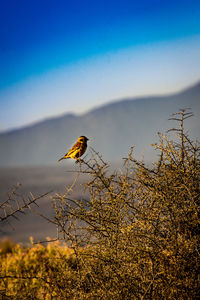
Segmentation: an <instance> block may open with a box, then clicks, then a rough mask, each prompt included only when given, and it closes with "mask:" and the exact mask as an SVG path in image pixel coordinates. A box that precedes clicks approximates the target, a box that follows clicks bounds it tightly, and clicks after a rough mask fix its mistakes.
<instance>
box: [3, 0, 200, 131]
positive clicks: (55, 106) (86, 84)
mask: <svg viewBox="0 0 200 300" xmlns="http://www.w3.org/2000/svg"><path fill="white" fill-rule="evenodd" d="M199 80H200V1H199V0H181V1H179V0H138V1H134V0H129V1H128V0H119V1H118V0H95V1H94V0H91V1H89V0H76V1H73V0H70V1H68V0H59V1H58V0H57V1H56V0H40V1H38V0H34V1H32V0H29V1H27V0H6V1H2V0H1V1H0V130H1V131H2V130H5V129H10V128H14V127H19V126H23V125H26V124H30V123H32V122H35V121H37V120H40V119H43V118H46V117H50V116H54V115H59V114H63V113H66V112H75V113H82V112H85V111H87V110H88V109H90V108H92V107H95V106H97V105H101V104H103V103H106V102H107V101H110V100H114V99H119V98H122V97H132V96H138V95H148V94H158V93H159V94H160V93H171V92H174V91H178V90H180V89H181V88H183V87H185V86H189V85H190V84H193V83H195V82H197V81H199Z"/></svg>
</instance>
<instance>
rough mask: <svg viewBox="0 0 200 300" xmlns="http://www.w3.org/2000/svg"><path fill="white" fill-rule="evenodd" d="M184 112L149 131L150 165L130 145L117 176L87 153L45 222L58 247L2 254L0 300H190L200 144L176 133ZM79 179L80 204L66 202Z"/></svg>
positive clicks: (194, 293)
mask: <svg viewBox="0 0 200 300" xmlns="http://www.w3.org/2000/svg"><path fill="white" fill-rule="evenodd" d="M191 115H192V114H191V113H190V112H188V111H187V110H186V111H185V110H182V111H181V112H180V113H177V114H175V115H174V116H173V118H172V119H174V120H176V121H177V122H178V125H179V126H178V128H173V129H172V130H171V132H170V133H169V134H167V135H166V136H164V135H162V134H159V137H160V142H159V143H158V144H155V145H154V147H155V149H156V151H158V153H159V157H158V161H157V162H156V163H154V164H153V165H152V166H151V167H148V166H147V165H145V163H143V162H140V161H137V160H135V159H134V151H133V150H134V149H131V151H130V153H129V156H128V157H127V158H126V159H124V167H123V170H122V171H118V172H111V171H110V170H109V166H108V165H107V163H105V162H104V161H103V159H102V158H101V157H100V156H99V155H98V153H96V152H95V151H92V156H91V158H90V159H89V160H88V161H82V162H81V163H80V168H79V172H78V174H77V179H76V181H75V182H74V184H73V185H72V186H71V187H69V189H68V191H67V192H66V193H65V194H57V195H55V196H54V199H53V203H54V210H55V216H54V218H53V219H49V218H48V217H45V218H46V219H47V220H48V221H50V222H51V223H53V224H55V226H56V227H57V231H58V236H57V239H58V240H59V239H60V240H64V242H66V244H67V245H68V247H63V246H59V244H57V243H50V244H49V245H48V246H47V247H44V246H42V245H37V246H34V247H32V248H27V249H25V248H23V247H20V246H18V245H17V246H12V247H11V246H10V247H8V249H9V251H6V250H5V249H4V250H2V251H1V275H0V276H1V283H0V295H2V299H197V298H198V295H199V285H198V270H199V266H198V261H199V199H200V156H199V154H200V147H199V144H198V142H193V141H191V139H190V138H189V136H188V135H187V134H186V132H185V130H184V120H185V119H186V118H188V117H191ZM173 133H175V138H173V139H172V137H171V135H173ZM82 174H86V175H85V176H88V181H87V183H86V184H84V185H83V186H82V188H83V195H84V191H86V192H87V194H88V193H89V198H88V197H86V198H84V196H83V197H82V198H81V199H76V198H73V197H72V195H71V193H72V190H73V189H75V188H76V184H77V182H78V178H79V176H80V175H82ZM4 248H5V247H4ZM2 249H3V247H2Z"/></svg>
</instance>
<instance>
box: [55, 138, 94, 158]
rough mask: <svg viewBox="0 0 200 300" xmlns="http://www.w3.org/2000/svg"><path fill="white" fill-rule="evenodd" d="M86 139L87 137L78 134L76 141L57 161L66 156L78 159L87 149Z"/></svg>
mask: <svg viewBox="0 0 200 300" xmlns="http://www.w3.org/2000/svg"><path fill="white" fill-rule="evenodd" d="M88 140H89V139H88V138H87V137H86V136H84V135H82V136H80V137H79V138H78V140H77V142H76V143H75V144H74V146H73V147H72V148H71V149H70V150H69V151H68V152H67V153H66V154H65V156H63V157H61V158H60V159H59V160H58V161H61V160H63V159H67V158H73V159H76V160H78V159H79V158H80V157H81V156H82V155H83V154H84V153H85V151H86V149H87V141H88Z"/></svg>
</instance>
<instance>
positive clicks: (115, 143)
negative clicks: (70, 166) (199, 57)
mask: <svg viewBox="0 0 200 300" xmlns="http://www.w3.org/2000/svg"><path fill="white" fill-rule="evenodd" d="M186 107H191V108H192V111H193V112H194V114H195V117H194V118H193V119H192V120H189V121H188V124H189V129H190V130H191V132H192V134H193V135H194V136H195V137H199V133H200V124H199V123H200V122H199V117H200V82H198V83H197V84H196V85H193V86H192V87H189V88H187V89H184V90H182V91H181V92H179V93H175V94H170V95H165V96H160V95H157V96H145V97H137V98H128V99H127V98H124V99H121V100H117V101H111V102H109V103H107V104H105V105H102V106H99V107H96V108H93V109H91V110H90V111H88V112H86V113H84V114H81V115H77V114H73V113H67V114H63V115H62V116H58V117H53V118H48V119H45V120H43V121H41V122H37V123H35V124H32V125H29V126H25V127H23V128H19V129H15V130H11V131H9V132H4V133H1V134H0V145H1V147H0V166H22V165H42V164H47V165H48V164H54V163H56V161H57V158H59V156H60V155H62V154H63V153H64V152H66V151H67V149H68V148H69V147H70V146H71V145H72V144H73V142H74V141H75V140H76V138H77V137H78V136H80V135H86V136H88V137H89V138H90V145H91V146H92V147H93V148H95V149H96V150H97V151H99V152H100V153H101V154H102V155H103V157H105V159H107V160H117V161H118V160H119V159H120V158H121V157H124V156H125V155H126V154H127V153H128V151H129V148H130V147H131V146H132V144H135V148H136V149H135V151H136V152H135V154H136V155H139V156H141V153H147V159H151V158H152V154H150V152H149V151H150V148H149V145H150V144H152V143H153V142H154V141H155V139H156V132H157V131H158V130H159V131H165V130H167V129H168V127H169V125H171V124H169V122H168V118H169V117H170V114H172V113H174V112H176V111H178V110H179V109H181V108H186Z"/></svg>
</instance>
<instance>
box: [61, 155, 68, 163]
mask: <svg viewBox="0 0 200 300" xmlns="http://www.w3.org/2000/svg"><path fill="white" fill-rule="evenodd" d="M66 158H69V157H65V156H63V157H61V158H60V159H59V160H58V162H59V161H61V160H63V159H66Z"/></svg>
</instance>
